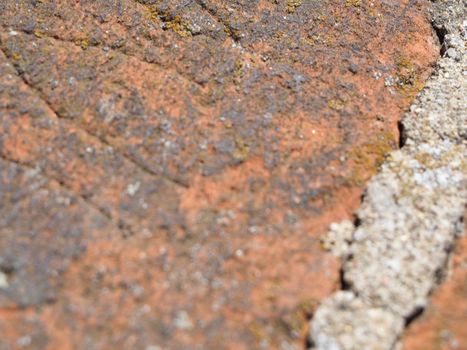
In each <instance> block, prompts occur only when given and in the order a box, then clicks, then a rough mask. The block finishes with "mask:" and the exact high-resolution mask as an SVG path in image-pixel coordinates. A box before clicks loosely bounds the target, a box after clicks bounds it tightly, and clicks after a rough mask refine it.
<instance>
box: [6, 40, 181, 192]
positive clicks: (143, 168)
mask: <svg viewBox="0 0 467 350" xmlns="http://www.w3.org/2000/svg"><path fill="white" fill-rule="evenodd" d="M0 51H1V52H3V55H4V56H5V57H9V56H8V55H7V54H6V52H5V51H4V49H3V48H1V47H0ZM9 62H10V65H11V66H12V67H14V69H15V72H16V74H17V76H19V77H20V78H21V79H22V81H23V82H24V83H25V84H26V86H28V87H29V88H30V89H31V90H33V91H35V92H36V95H38V97H39V98H40V99H41V100H42V101H43V102H44V103H45V104H46V105H47V107H48V108H49V109H50V110H51V111H52V112H53V113H54V114H55V115H56V116H57V118H58V119H60V120H68V119H67V118H65V117H63V116H61V115H60V113H59V112H58V111H57V110H56V109H55V108H54V106H53V105H52V104H51V103H50V102H49V101H48V99H47V98H46V97H45V96H44V94H43V93H42V91H41V90H40V89H39V88H36V87H35V86H34V85H32V84H31V83H30V82H29V81H28V80H27V78H26V77H25V76H24V74H21V73H20V72H19V71H18V69H17V68H16V65H15V64H14V63H13V62H12V61H11V60H9ZM71 123H72V124H73V125H74V126H75V127H77V128H78V129H80V130H81V131H83V132H84V133H86V134H87V135H88V136H90V137H92V138H93V139H96V140H99V142H100V143H102V144H103V145H105V146H107V147H110V148H111V149H112V150H117V151H118V154H119V155H120V156H122V157H123V158H124V159H125V160H126V161H128V162H129V163H131V164H133V165H134V166H135V167H136V168H138V169H139V170H141V171H142V172H144V173H146V174H148V175H151V176H160V177H163V178H164V179H166V180H168V181H170V182H171V183H173V184H175V185H177V186H180V187H183V188H187V187H188V186H189V185H188V184H187V183H185V182H184V181H183V180H181V179H176V178H173V177H172V176H169V175H167V174H166V173H158V172H155V171H153V170H152V169H150V168H149V167H148V166H146V165H145V164H142V163H141V162H139V161H138V160H135V159H134V158H132V157H130V156H129V155H128V154H127V153H125V152H122V151H121V150H119V148H118V146H116V145H114V144H112V143H111V142H109V141H108V140H106V139H105V138H103V137H101V136H99V135H97V134H94V133H91V132H90V131H89V130H87V129H85V128H83V127H81V126H80V125H79V124H78V123H75V122H71Z"/></svg>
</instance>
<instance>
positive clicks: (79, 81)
mask: <svg viewBox="0 0 467 350" xmlns="http://www.w3.org/2000/svg"><path fill="white" fill-rule="evenodd" d="M427 9H428V1H427V0H402V1H393V0H387V1H374V2H372V1H353V0H352V1H348V0H339V1H335V0H319V1H318V0H301V1H289V0H278V1H276V0H258V1H251V0H229V1H219V0H197V1H193V0H160V1H156V0H138V1H135V0H80V1H66V0H40V1H39V0H37V1H36V0H0V51H1V52H0V159H1V161H2V163H1V164H2V165H1V167H0V179H1V180H0V193H1V197H0V198H1V201H0V202H1V203H0V205H1V206H2V210H1V212H0V272H1V275H0V276H1V277H0V286H1V288H0V334H1V337H0V349H2V350H3V349H16V348H27V349H89V350H94V349H113V348H118V349H148V350H149V349H152V350H153V349H158V348H161V349H224V348H226V349H228V348H234V349H259V348H282V349H290V348H301V347H303V346H304V343H305V339H306V334H307V330H306V327H307V324H308V317H309V315H310V314H311V313H312V312H313V310H314V309H315V308H316V305H317V304H318V301H319V300H321V299H322V298H324V297H326V296H328V295H329V294H331V293H332V292H333V291H334V290H335V289H336V288H338V281H339V274H338V267H339V264H338V260H337V259H335V258H334V257H332V256H331V255H330V254H326V253H325V252H324V251H323V249H322V248H321V246H320V240H319V236H320V235H321V234H322V233H323V232H324V231H325V230H326V228H327V226H328V225H329V223H330V222H332V221H336V220H342V219H348V218H349V217H350V216H351V213H352V212H354V211H355V210H356V207H357V205H358V203H359V198H360V195H361V193H362V191H363V187H364V184H365V182H366V181H367V180H368V179H369V178H370V177H371V176H372V175H374V174H375V173H376V171H377V169H378V166H379V165H380V164H381V163H382V161H383V160H384V157H385V155H386V154H387V153H388V152H389V151H391V150H392V149H394V148H396V147H397V141H398V128H397V122H398V120H399V119H400V117H401V116H402V114H403V112H404V111H405V110H406V109H407V108H408V106H409V105H410V103H411V101H412V100H413V98H414V96H415V95H416V94H417V93H418V92H419V90H420V89H421V87H422V86H423V83H424V81H425V80H426V79H427V78H428V77H429V75H430V74H431V71H432V65H433V64H434V62H435V61H436V59H437V56H438V51H439V48H438V45H437V43H436V41H435V37H434V36H433V35H432V34H433V33H432V30H431V26H430V24H429V21H428V11H427ZM386 82H387V83H388V84H386Z"/></svg>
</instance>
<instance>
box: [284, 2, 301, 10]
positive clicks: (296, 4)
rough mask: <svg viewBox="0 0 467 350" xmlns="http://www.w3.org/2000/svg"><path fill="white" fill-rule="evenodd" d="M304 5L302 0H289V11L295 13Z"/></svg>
mask: <svg viewBox="0 0 467 350" xmlns="http://www.w3.org/2000/svg"><path fill="white" fill-rule="evenodd" d="M301 5H302V0H287V13H294V12H295V10H296V9H297V8H298V7H300V6H301Z"/></svg>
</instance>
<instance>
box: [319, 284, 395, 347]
mask: <svg viewBox="0 0 467 350" xmlns="http://www.w3.org/2000/svg"><path fill="white" fill-rule="evenodd" d="M315 319H316V322H313V325H312V329H311V332H312V334H315V335H316V337H315V338H313V339H314V344H313V345H314V346H316V347H317V348H319V349H328V350H341V349H352V350H390V349H392V347H393V345H394V341H395V339H394V337H392V334H394V333H399V332H400V331H401V330H402V329H403V326H404V324H403V322H402V320H401V319H400V318H399V317H396V316H394V314H392V313H391V312H388V311H387V310H385V309H383V308H374V307H371V306H370V305H368V304H365V303H364V302H363V301H362V299H361V298H358V297H356V296H355V294H354V293H353V292H345V291H343V292H338V293H336V294H335V295H334V296H333V297H331V298H329V299H327V300H326V301H325V302H324V303H323V304H322V307H320V308H319V310H318V311H317V313H316V314H315Z"/></svg>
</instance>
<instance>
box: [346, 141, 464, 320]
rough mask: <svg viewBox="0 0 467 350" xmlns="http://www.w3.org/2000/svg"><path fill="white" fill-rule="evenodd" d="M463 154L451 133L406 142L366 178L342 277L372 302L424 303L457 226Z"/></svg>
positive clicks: (396, 309) (402, 312) (402, 311)
mask: <svg viewBox="0 0 467 350" xmlns="http://www.w3.org/2000/svg"><path fill="white" fill-rule="evenodd" d="M466 156H467V154H466V152H465V148H464V147H462V146H456V145H453V144H452V143H450V142H448V141H445V142H444V143H441V144H439V145H437V146H430V145H428V144H422V145H419V146H417V147H416V148H407V147H406V148H404V150H403V151H399V152H394V153H393V154H392V155H391V158H390V160H389V161H388V162H387V163H386V164H385V165H384V166H383V168H382V170H381V173H380V174H379V175H377V176H376V177H375V178H374V179H373V180H372V181H371V183H370V184H369V187H368V190H367V194H366V197H365V201H364V203H363V206H362V208H361V209H360V210H359V211H358V217H359V219H360V220H361V224H360V225H359V226H358V228H357V229H356V231H355V232H354V235H353V242H352V245H351V250H350V255H351V258H350V259H349V260H348V261H346V263H345V265H344V271H345V274H344V279H345V281H346V282H347V283H348V284H350V285H351V288H352V290H354V291H355V292H356V293H357V294H358V295H359V297H360V298H362V299H364V300H366V301H367V302H368V303H369V304H370V305H373V306H377V307H381V308H384V309H385V310H388V311H389V310H390V311H392V312H393V313H394V314H396V315H399V316H400V317H402V318H403V317H408V316H410V315H411V314H413V313H414V312H416V310H417V309H419V308H422V307H424V305H425V302H426V297H427V295H428V293H429V292H430V290H431V289H432V288H433V285H434V284H435V283H436V281H437V278H438V275H439V273H440V271H441V270H442V269H444V267H445V263H446V261H447V257H448V252H449V251H450V250H451V249H452V246H453V244H454V240H455V238H456V235H457V234H458V228H459V226H458V222H459V219H460V218H461V217H462V215H463V210H464V204H465V198H466V197H467V192H466V191H465V183H464V182H465V177H464V170H465V167H466V165H467V164H466V162H465V159H466Z"/></svg>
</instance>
